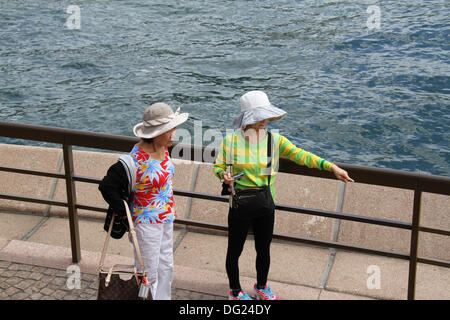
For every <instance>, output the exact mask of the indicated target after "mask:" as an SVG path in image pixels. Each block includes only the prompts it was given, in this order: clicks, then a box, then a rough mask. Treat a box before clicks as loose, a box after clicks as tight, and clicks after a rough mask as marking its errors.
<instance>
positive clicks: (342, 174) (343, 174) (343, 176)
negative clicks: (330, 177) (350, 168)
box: [331, 164, 355, 182]
mask: <svg viewBox="0 0 450 320" xmlns="http://www.w3.org/2000/svg"><path fill="white" fill-rule="evenodd" d="M331 171H332V172H333V173H334V175H335V176H336V178H338V180H341V181H343V182H355V180H353V179H352V178H350V177H349V175H348V173H347V171H345V170H344V169H342V168H339V167H338V166H337V165H335V164H333V165H332V166H331Z"/></svg>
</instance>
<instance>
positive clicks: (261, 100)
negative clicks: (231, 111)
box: [233, 90, 287, 128]
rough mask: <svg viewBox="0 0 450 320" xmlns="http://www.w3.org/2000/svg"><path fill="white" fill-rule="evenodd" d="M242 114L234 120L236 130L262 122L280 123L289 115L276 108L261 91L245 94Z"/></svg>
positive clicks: (242, 98) (240, 101)
mask: <svg viewBox="0 0 450 320" xmlns="http://www.w3.org/2000/svg"><path fill="white" fill-rule="evenodd" d="M239 104H240V105H241V113H240V114H239V116H238V117H237V118H236V119H234V121H233V126H234V127H235V128H243V127H245V126H247V125H249V124H253V123H257V122H259V121H261V120H265V119H268V120H269V121H278V120H280V119H281V118H283V117H284V116H286V115H287V112H286V111H284V110H281V109H280V108H277V107H275V106H274V105H273V104H272V103H270V101H269V97H267V94H266V93H265V92H263V91H260V90H253V91H249V92H247V93H245V94H244V95H243V96H242V97H241V98H240V99H239Z"/></svg>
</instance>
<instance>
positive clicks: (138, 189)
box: [99, 102, 188, 300]
mask: <svg viewBox="0 0 450 320" xmlns="http://www.w3.org/2000/svg"><path fill="white" fill-rule="evenodd" d="M187 118H188V114H187V113H182V114H180V113H179V108H178V110H177V111H176V112H175V113H174V112H173V111H172V108H171V107H170V106H169V105H167V104H165V103H161V102H158V103H155V104H152V105H151V106H150V107H148V108H147V109H146V110H145V112H144V115H143V121H142V122H141V123H138V124H137V125H136V126H134V129H133V132H134V134H135V135H136V136H137V137H139V138H141V141H140V142H139V143H137V144H136V145H135V146H134V147H133V149H132V150H131V152H130V154H129V155H126V156H121V157H120V159H119V161H118V162H117V163H115V164H114V165H112V166H111V167H110V168H109V169H108V173H107V175H106V176H105V177H104V179H103V180H102V182H101V183H100V186H99V189H100V191H101V192H102V195H103V197H104V199H105V200H106V201H107V202H108V204H109V205H110V208H109V209H108V214H107V218H106V220H105V226H104V229H105V230H108V227H109V223H110V221H111V216H112V214H113V212H114V213H115V214H116V215H117V217H118V218H119V219H117V220H116V219H115V220H114V223H113V233H112V236H113V237H114V238H120V237H122V235H123V233H124V232H125V231H127V230H126V229H128V224H127V222H125V221H126V220H124V219H123V217H126V213H125V207H124V204H123V201H122V199H123V200H126V201H127V202H128V203H129V206H130V211H131V215H132V219H133V222H134V225H135V230H136V235H137V239H138V243H139V248H140V251H141V255H142V258H143V261H144V265H145V269H146V273H147V277H148V281H149V284H150V290H151V293H152V297H153V299H155V300H170V298H171V284H172V279H173V241H172V239H173V221H174V220H175V217H176V213H175V208H174V198H173V188H172V178H173V175H174V165H173V163H172V161H171V159H170V157H169V152H168V147H170V146H171V145H172V144H173V137H174V134H175V127H176V126H178V125H180V124H182V123H183V122H185V121H186V120H187ZM121 218H122V219H121ZM116 221H119V222H120V223H122V224H123V225H125V227H124V228H121V227H120V225H119V226H118V229H117V232H116V233H115V234H114V228H115V226H114V225H115V223H116ZM124 229H125V230H124ZM135 257H136V253H135ZM135 261H136V262H135V264H136V267H137V268H138V269H139V268H140V266H139V263H138V259H137V257H136V258H135Z"/></svg>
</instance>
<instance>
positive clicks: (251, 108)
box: [214, 91, 353, 300]
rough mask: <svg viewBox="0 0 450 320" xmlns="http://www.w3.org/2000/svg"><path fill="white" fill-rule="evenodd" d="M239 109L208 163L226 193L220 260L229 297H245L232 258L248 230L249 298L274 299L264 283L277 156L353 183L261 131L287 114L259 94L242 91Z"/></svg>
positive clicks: (235, 258) (284, 140) (317, 159)
mask: <svg viewBox="0 0 450 320" xmlns="http://www.w3.org/2000/svg"><path fill="white" fill-rule="evenodd" d="M240 106H241V113H240V114H239V116H238V117H237V118H236V119H235V120H234V122H233V125H234V126H235V128H236V129H238V130H236V132H235V133H234V134H231V135H227V136H226V137H225V138H224V140H223V141H222V144H221V146H220V147H219V151H218V155H217V159H216V162H215V165H214V174H215V175H216V176H217V177H218V178H220V179H222V180H223V182H224V183H225V184H226V185H229V186H230V190H231V192H232V197H231V202H230V203H231V207H230V210H229V214H228V249H227V256H226V270H227V275H228V279H229V285H230V294H229V299H232V300H247V299H250V297H249V295H248V294H247V293H246V292H245V291H243V290H242V288H241V285H240V282H239V267H238V260H239V256H240V254H241V252H242V249H243V247H244V243H245V239H246V237H247V232H248V230H249V228H250V227H252V229H253V234H254V237H255V249H256V253H257V254H256V272H257V282H256V283H255V285H254V286H253V292H252V296H253V297H254V298H256V299H264V300H277V299H278V298H277V296H276V295H275V294H273V292H272V290H271V288H270V286H268V285H267V275H268V272H269V266H270V243H271V240H272V234H273V227H274V213H275V204H274V200H273V199H274V197H275V190H274V186H273V183H274V181H275V176H273V173H274V172H275V170H274V168H277V167H278V161H279V156H281V157H285V158H288V159H290V160H292V161H294V162H295V163H297V164H299V165H306V166H307V167H309V168H316V169H319V170H327V171H332V172H333V173H334V174H335V176H336V177H337V178H338V179H339V180H342V181H344V182H353V180H352V179H351V178H350V177H349V176H348V173H347V172H346V171H345V170H343V169H341V168H339V167H338V166H337V165H335V164H333V163H331V162H328V161H326V160H324V159H322V158H320V157H318V156H316V155H314V154H312V153H310V152H307V151H305V150H302V149H300V148H297V147H296V146H295V145H293V144H292V143H291V142H290V141H289V140H288V139H287V138H285V137H284V136H282V135H280V134H274V133H270V132H268V131H266V130H265V129H264V127H265V125H266V124H267V122H268V121H277V120H280V119H281V118H283V117H284V116H285V115H286V114H287V113H286V112H285V111H283V110H281V109H279V108H277V107H275V106H273V105H272V104H271V103H270V101H269V98H268V97H267V95H266V94H265V93H264V92H262V91H250V92H247V93H246V94H244V95H243V96H242V97H241V98H240ZM227 165H230V166H231V167H232V169H231V171H232V172H227V171H226V170H227ZM242 173H243V176H242V178H240V179H238V180H235V179H233V178H232V175H236V174H242Z"/></svg>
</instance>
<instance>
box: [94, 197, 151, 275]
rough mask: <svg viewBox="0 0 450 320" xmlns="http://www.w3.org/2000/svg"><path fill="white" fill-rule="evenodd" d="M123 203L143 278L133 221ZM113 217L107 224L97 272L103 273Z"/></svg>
mask: <svg viewBox="0 0 450 320" xmlns="http://www.w3.org/2000/svg"><path fill="white" fill-rule="evenodd" d="M123 203H124V205H125V211H126V212H127V219H128V225H129V227H130V234H131V238H132V240H133V246H134V249H135V251H136V256H137V258H138V261H139V264H140V265H141V269H142V273H143V275H144V276H145V265H144V260H143V259H142V255H141V251H140V249H139V243H138V241H137V237H136V230H135V229H134V224H133V220H132V219H131V213H130V208H129V207H128V203H127V202H126V201H125V200H123ZM114 216H115V214H113V215H112V218H111V222H110V224H109V229H108V234H107V235H106V239H105V243H104V244H103V250H102V255H101V257H100V264H99V266H98V270H99V272H102V271H103V263H104V261H105V257H106V250H107V249H108V245H109V238H110V236H111V230H112V225H113V222H114Z"/></svg>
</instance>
